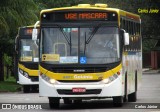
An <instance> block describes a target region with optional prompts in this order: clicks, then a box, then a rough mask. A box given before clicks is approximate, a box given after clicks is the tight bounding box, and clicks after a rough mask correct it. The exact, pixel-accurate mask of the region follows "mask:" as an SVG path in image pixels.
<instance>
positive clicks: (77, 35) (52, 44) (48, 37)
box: [41, 26, 120, 64]
mask: <svg viewBox="0 0 160 112" xmlns="http://www.w3.org/2000/svg"><path fill="white" fill-rule="evenodd" d="M41 38H43V39H42V41H43V42H42V43H43V45H42V61H44V62H46V63H47V62H48V63H53V64H107V63H114V62H117V61H119V59H120V49H119V47H120V46H119V35H118V28H117V27H106V26H97V27H72V28H71V27H70V28H67V27H64V28H42V37H41ZM44 56H45V59H43V58H44ZM50 57H52V58H50ZM49 58H50V59H49Z"/></svg>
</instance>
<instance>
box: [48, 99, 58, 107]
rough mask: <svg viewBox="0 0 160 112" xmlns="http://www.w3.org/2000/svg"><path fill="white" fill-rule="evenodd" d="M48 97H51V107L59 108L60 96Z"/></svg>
mask: <svg viewBox="0 0 160 112" xmlns="http://www.w3.org/2000/svg"><path fill="white" fill-rule="evenodd" d="M48 99H49V107H50V108H51V109H54V108H59V105H60V99H59V98H54V97H48Z"/></svg>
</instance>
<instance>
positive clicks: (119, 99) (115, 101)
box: [113, 96, 123, 107]
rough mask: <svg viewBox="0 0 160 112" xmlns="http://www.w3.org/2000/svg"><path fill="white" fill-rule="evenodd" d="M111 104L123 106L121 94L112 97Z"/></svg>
mask: <svg viewBox="0 0 160 112" xmlns="http://www.w3.org/2000/svg"><path fill="white" fill-rule="evenodd" d="M113 106H114V107H122V106H123V96H117V97H113Z"/></svg>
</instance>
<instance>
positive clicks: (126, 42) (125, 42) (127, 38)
mask: <svg viewBox="0 0 160 112" xmlns="http://www.w3.org/2000/svg"><path fill="white" fill-rule="evenodd" d="M124 45H129V33H126V32H124Z"/></svg>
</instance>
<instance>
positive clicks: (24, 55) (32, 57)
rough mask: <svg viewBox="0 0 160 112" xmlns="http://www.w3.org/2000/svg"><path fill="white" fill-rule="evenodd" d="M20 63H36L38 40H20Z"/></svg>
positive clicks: (37, 59)
mask: <svg viewBox="0 0 160 112" xmlns="http://www.w3.org/2000/svg"><path fill="white" fill-rule="evenodd" d="M20 46H21V49H20V61H23V62H38V61H39V58H38V40H37V41H33V40H32V39H21V40H20Z"/></svg>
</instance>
